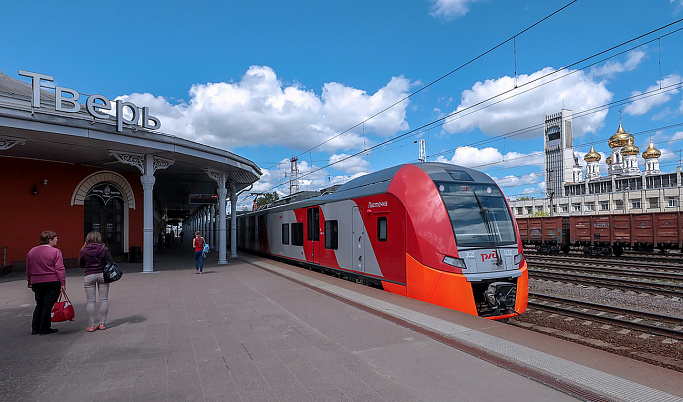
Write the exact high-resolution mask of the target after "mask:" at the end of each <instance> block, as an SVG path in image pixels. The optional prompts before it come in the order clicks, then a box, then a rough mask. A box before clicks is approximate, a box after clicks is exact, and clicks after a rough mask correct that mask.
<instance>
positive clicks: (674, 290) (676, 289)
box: [529, 270, 683, 297]
mask: <svg viewBox="0 0 683 402" xmlns="http://www.w3.org/2000/svg"><path fill="white" fill-rule="evenodd" d="M529 277H530V278H538V279H548V280H556V281H560V282H568V283H578V284H583V285H588V286H598V287H606V288H612V289H621V290H632V291H635V292H640V293H645V292H647V293H654V294H661V295H665V296H675V297H679V296H680V295H681V294H683V286H678V285H670V284H666V283H653V282H638V281H629V280H624V279H615V278H604V277H599V276H590V275H572V274H564V273H561V272H542V271H532V270H530V271H529Z"/></svg>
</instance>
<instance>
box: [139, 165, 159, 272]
mask: <svg viewBox="0 0 683 402" xmlns="http://www.w3.org/2000/svg"><path fill="white" fill-rule="evenodd" d="M140 181H141V182H142V189H143V190H142V193H143V212H142V215H143V220H142V272H154V255H153V252H154V205H153V200H154V182H155V181H156V179H155V178H154V162H153V157H152V155H145V174H143V175H142V176H141V177H140Z"/></svg>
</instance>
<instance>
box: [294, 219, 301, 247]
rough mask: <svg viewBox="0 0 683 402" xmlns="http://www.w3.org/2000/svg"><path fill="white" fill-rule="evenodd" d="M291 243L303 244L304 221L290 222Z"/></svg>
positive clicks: (295, 244)
mask: <svg viewBox="0 0 683 402" xmlns="http://www.w3.org/2000/svg"><path fill="white" fill-rule="evenodd" d="M292 245H293V246H303V245H304V223H303V222H301V223H292Z"/></svg>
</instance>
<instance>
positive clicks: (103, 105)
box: [19, 70, 161, 131]
mask: <svg viewBox="0 0 683 402" xmlns="http://www.w3.org/2000/svg"><path fill="white" fill-rule="evenodd" d="M19 75H21V76H23V77H30V78H31V86H32V89H33V97H32V98H31V104H32V105H33V107H36V108H39V107H40V82H41V80H42V81H50V82H53V81H54V80H55V78H54V77H53V76H51V75H45V74H39V73H33V72H31V71H24V70H19ZM65 95H66V96H65ZM80 97H81V94H79V93H78V92H77V91H76V90H73V89H71V88H65V87H59V86H55V111H58V112H66V113H77V112H79V111H80V110H81V104H80V103H78V99H79V98H80ZM96 101H97V102H96ZM85 108H86V109H87V110H88V113H90V114H91V115H92V116H94V117H97V118H99V119H109V115H108V114H106V113H104V112H102V111H103V110H112V105H111V101H110V100H109V99H107V98H106V97H105V96H104V95H99V94H95V95H90V96H89V97H88V99H87V100H86V102H85ZM126 108H127V109H128V111H130V112H131V117H130V118H129V119H126V118H125V117H124V116H123V112H124V111H125V109H126ZM114 117H115V118H116V130H117V131H122V130H123V124H124V123H125V124H130V125H138V126H139V125H140V117H142V127H143V128H146V129H149V130H159V129H160V128H161V121H160V120H159V119H158V118H156V117H154V116H152V115H151V114H149V108H148V107H143V108H142V109H141V108H139V107H138V106H137V105H135V104H134V103H132V102H122V101H116V113H115V115H114Z"/></svg>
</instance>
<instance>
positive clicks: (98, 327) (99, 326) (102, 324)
mask: <svg viewBox="0 0 683 402" xmlns="http://www.w3.org/2000/svg"><path fill="white" fill-rule="evenodd" d="M97 329H99V330H100V331H104V330H105V329H107V328H105V327H104V323H101V324H100V325H98V326H97Z"/></svg>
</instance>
